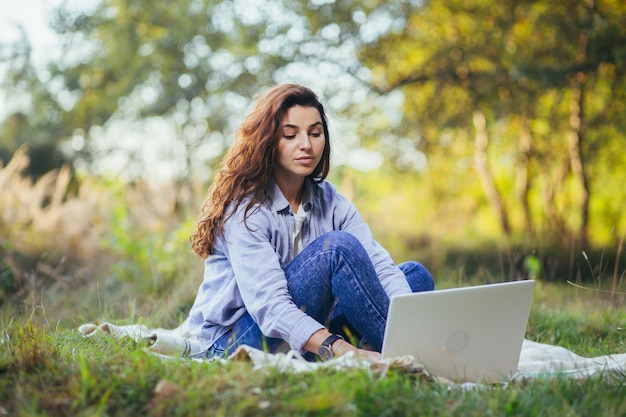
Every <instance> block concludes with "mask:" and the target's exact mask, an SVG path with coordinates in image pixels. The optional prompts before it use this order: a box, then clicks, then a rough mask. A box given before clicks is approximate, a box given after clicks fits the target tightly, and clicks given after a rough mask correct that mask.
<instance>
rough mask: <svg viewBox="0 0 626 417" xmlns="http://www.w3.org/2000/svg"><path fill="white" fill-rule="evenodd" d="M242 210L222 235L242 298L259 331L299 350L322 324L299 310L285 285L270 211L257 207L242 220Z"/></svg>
mask: <svg viewBox="0 0 626 417" xmlns="http://www.w3.org/2000/svg"><path fill="white" fill-rule="evenodd" d="M243 211H244V210H243V209H242V210H238V211H237V212H236V213H235V215H234V216H233V217H232V218H231V219H229V220H228V222H227V223H226V225H225V228H224V238H225V240H226V245H227V246H228V254H229V258H230V263H231V266H232V268H233V271H234V275H235V280H236V282H237V286H238V287H239V292H240V293H241V297H242V300H243V302H244V304H245V307H246V310H247V311H248V313H250V316H251V317H252V318H253V319H254V321H255V322H256V323H257V324H258V325H259V328H260V329H261V332H263V334H264V335H266V336H269V337H277V338H281V339H283V340H285V341H287V342H288V343H289V345H290V347H291V348H292V349H295V350H298V351H302V350H303V346H304V345H305V344H306V342H307V341H308V340H309V338H310V337H311V335H312V334H313V333H315V332H316V331H318V330H320V329H322V328H323V327H324V326H323V325H322V324H321V323H319V322H317V321H316V320H315V319H313V318H312V317H310V316H308V315H307V314H305V313H304V312H303V311H301V310H300V309H299V308H298V307H297V306H296V304H295V303H294V302H293V300H292V298H291V295H290V294H289V290H288V288H287V279H286V278H285V273H284V271H283V270H282V268H281V267H280V261H279V258H278V254H277V253H276V252H275V250H274V247H273V245H272V239H274V238H275V236H274V234H273V233H274V231H273V230H272V227H271V224H272V221H271V218H270V216H271V214H270V213H269V212H268V210H265V209H263V208H259V209H257V210H256V211H255V212H254V213H252V214H251V215H250V216H249V217H248V218H247V219H246V224H244V221H243Z"/></svg>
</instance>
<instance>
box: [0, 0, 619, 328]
mask: <svg viewBox="0 0 626 417" xmlns="http://www.w3.org/2000/svg"><path fill="white" fill-rule="evenodd" d="M625 22H626V3H624V2H623V1H622V0H595V1H594V0H583V1H574V0H549V1H548V0H541V1H533V0H524V1H519V0H501V1H497V2H496V1H487V0H463V1H457V0H448V1H445V2H444V1H432V2H429V1H420V0H396V1H379V0H361V1H356V0H337V1H332V0H308V1H305V0H288V1H287V0H225V1H217V0H170V1H163V2H151V1H148V0H126V1H121V0H90V1H70V0H67V1H61V0H58V1H44V0H23V1H21V2H19V3H17V4H16V3H15V2H9V1H8V0H0V321H5V320H11V319H12V318H13V317H14V316H29V315H33V316H37V317H40V318H43V319H45V320H46V321H49V322H50V323H53V324H56V325H71V326H73V325H75V324H76V323H79V322H80V321H81V320H85V319H88V320H91V319H93V318H94V317H100V318H110V317H111V318H120V317H122V318H128V319H130V320H133V318H135V317H138V316H150V317H152V318H154V319H155V320H161V321H162V320H167V321H168V322H169V324H175V323H176V322H178V321H180V320H181V319H183V318H184V317H185V315H186V313H187V309H188V308H189V306H190V303H191V301H192V300H193V297H194V294H195V290H196V288H197V287H198V285H199V284H200V282H201V279H202V260H201V259H198V258H197V257H195V256H194V255H193V254H192V252H191V249H190V246H189V243H188V236H189V235H190V233H191V232H192V230H193V226H194V223H195V221H196V216H197V214H198V212H199V207H200V204H201V202H202V201H203V199H204V196H205V194H206V189H207V188H208V186H209V185H210V183H211V180H212V178H213V173H214V172H215V170H216V168H217V167H218V166H219V162H220V158H221V156H222V155H223V153H224V152H225V150H226V149H227V148H228V146H229V145H230V144H231V143H232V141H233V139H234V136H235V131H236V129H237V127H238V125H239V123H240V122H241V121H242V119H243V117H244V115H245V114H246V112H247V111H248V110H249V109H250V106H251V104H252V100H253V98H254V96H255V95H256V94H257V93H259V92H260V91H262V90H264V89H266V88H268V87H270V86H272V85H274V84H277V83H284V82H297V83H302V84H305V85H307V86H309V87H311V88H313V89H314V90H315V91H316V92H317V93H318V94H319V95H320V98H321V100H322V101H323V102H324V103H325V106H326V108H327V111H328V114H329V121H330V125H331V140H332V146H333V168H332V170H331V175H330V178H329V179H330V180H331V181H332V182H334V183H335V184H336V185H337V186H338V187H339V189H340V190H341V191H342V192H343V193H344V194H345V195H346V196H347V197H348V198H350V199H351V200H352V201H353V202H354V203H355V204H356V206H357V207H358V208H359V210H360V211H361V213H362V215H363V216H364V218H365V219H366V220H367V221H368V222H369V224H370V226H371V228H372V230H373V233H374V235H375V237H376V238H377V239H378V240H379V241H380V243H381V244H383V245H384V246H385V247H386V248H388V250H389V251H390V252H391V254H392V256H393V257H394V259H395V260H396V261H397V262H401V261H404V260H407V259H417V260H420V261H422V262H423V263H424V264H425V265H426V266H427V267H429V268H430V269H431V271H432V272H433V274H434V275H435V278H436V280H437V282H438V286H439V287H442V286H452V285H465V284H469V283H479V282H499V281H504V280H514V279H523V278H536V279H539V280H542V281H546V282H560V283H565V282H567V281H570V282H572V283H576V284H578V285H582V286H589V287H594V288H597V289H602V290H603V291H607V294H610V296H609V295H607V297H609V298H610V300H611V301H612V302H616V301H617V299H616V294H617V295H623V294H620V293H621V292H622V291H623V289H621V283H622V279H623V276H624V273H625V271H626V260H625V259H623V258H625V256H623V255H622V253H621V251H622V247H623V238H624V235H625V234H626V216H624V211H625V207H626V157H625V155H624V154H625V150H626V141H625V139H624V134H625V132H626V116H625V115H626V24H625Z"/></svg>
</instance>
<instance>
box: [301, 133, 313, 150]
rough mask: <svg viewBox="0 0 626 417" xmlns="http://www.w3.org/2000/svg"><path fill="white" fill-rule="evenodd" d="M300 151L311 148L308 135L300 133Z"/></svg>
mask: <svg viewBox="0 0 626 417" xmlns="http://www.w3.org/2000/svg"><path fill="white" fill-rule="evenodd" d="M299 145H300V149H309V148H310V147H311V139H310V138H309V134H308V133H302V134H301V135H300V142H299Z"/></svg>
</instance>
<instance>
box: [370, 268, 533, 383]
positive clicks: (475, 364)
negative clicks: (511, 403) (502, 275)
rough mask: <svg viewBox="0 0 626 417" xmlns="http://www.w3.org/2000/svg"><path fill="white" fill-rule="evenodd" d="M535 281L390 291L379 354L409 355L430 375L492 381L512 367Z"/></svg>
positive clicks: (513, 369) (504, 376) (514, 367)
mask: <svg viewBox="0 0 626 417" xmlns="http://www.w3.org/2000/svg"><path fill="white" fill-rule="evenodd" d="M534 287H535V282H534V281H533V280H526V281H514V282H505V283H498V284H487V285H477V286H472V287H461V288H453V289H445V290H436V291H428V292H420V293H414V294H405V295H399V296H395V297H392V299H391V304H390V307H389V315H388V318H387V326H386V328H385V339H384V341H383V349H382V352H381V356H382V358H383V359H387V358H392V357H397V356H404V355H412V356H413V357H415V359H416V360H417V361H418V362H420V363H421V364H423V365H424V366H425V367H426V369H427V370H428V371H429V372H430V373H431V374H433V375H437V376H441V377H444V378H447V379H450V380H452V381H456V382H482V383H496V382H502V381H505V380H507V378H508V377H509V376H511V375H512V374H514V373H515V372H516V371H517V364H518V361H519V355H520V351H521V349H522V342H523V341H524V336H525V333H526V324H527V323H528V316H529V314H530V307H531V303H532V298H533V290H534Z"/></svg>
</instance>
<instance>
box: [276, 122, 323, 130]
mask: <svg viewBox="0 0 626 417" xmlns="http://www.w3.org/2000/svg"><path fill="white" fill-rule="evenodd" d="M317 126H323V125H322V122H315V123H313V124H312V125H311V126H309V129H311V128H312V127H317ZM287 127H291V128H293V129H299V128H300V126H296V125H292V124H289V123H286V124H284V125H283V129H284V128H287Z"/></svg>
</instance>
